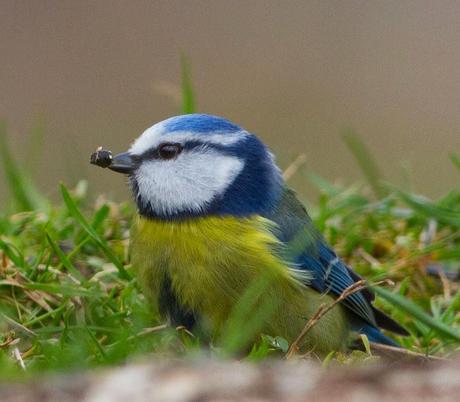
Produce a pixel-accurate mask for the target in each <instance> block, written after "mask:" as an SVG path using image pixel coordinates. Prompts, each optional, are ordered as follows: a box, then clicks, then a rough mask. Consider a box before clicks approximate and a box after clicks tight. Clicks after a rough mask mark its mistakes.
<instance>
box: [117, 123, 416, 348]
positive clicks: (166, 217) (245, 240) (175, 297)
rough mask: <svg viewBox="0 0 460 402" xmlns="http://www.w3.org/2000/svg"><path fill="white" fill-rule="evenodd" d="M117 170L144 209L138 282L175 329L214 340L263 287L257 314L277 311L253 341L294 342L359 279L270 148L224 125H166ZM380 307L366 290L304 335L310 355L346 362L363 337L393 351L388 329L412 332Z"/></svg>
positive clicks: (136, 230) (122, 158) (138, 235)
mask: <svg viewBox="0 0 460 402" xmlns="http://www.w3.org/2000/svg"><path fill="white" fill-rule="evenodd" d="M109 165H110V166H109V168H110V169H112V170H113V171H116V172H120V173H123V174H126V175H128V177H129V183H130V187H131V190H132V193H133V196H134V200H135V203H136V205H137V210H138V214H137V216H136V218H135V219H134V224H133V227H132V231H131V259H132V264H133V266H134V267H135V269H136V270H137V275H138V279H139V282H140V283H141V285H142V287H143V290H144V293H145V295H146V297H147V298H148V300H150V302H151V304H152V306H153V308H154V309H155V310H156V311H157V312H158V314H160V315H161V316H164V317H165V318H168V319H169V320H170V322H171V323H172V324H173V325H184V326H186V327H187V328H190V329H192V330H193V328H195V327H197V326H199V325H201V328H205V330H206V331H207V332H208V333H209V336H210V337H212V338H213V339H216V338H218V337H219V334H221V332H222V331H224V330H225V326H226V323H227V321H228V319H229V317H230V316H231V314H232V312H233V311H234V310H235V307H236V306H237V305H238V303H239V302H240V301H241V300H242V298H244V297H245V294H246V293H247V291H248V288H250V287H251V286H252V284H254V283H257V282H258V281H259V282H261V281H262V282H264V283H265V285H264V287H263V291H262V292H259V294H258V300H257V303H255V305H258V306H260V305H263V304H264V303H265V304H269V305H270V309H268V310H267V309H265V310H264V311H265V313H266V312H267V311H269V313H268V314H263V315H262V318H261V323H260V327H259V328H258V331H257V333H256V334H253V335H251V337H250V338H251V339H248V342H249V341H251V342H252V341H255V340H257V336H259V335H260V334H261V333H263V334H268V335H272V336H282V337H284V338H285V339H287V340H288V341H289V342H292V341H293V340H294V339H296V338H297V336H298V335H299V333H300V332H301V331H302V329H303V328H304V326H305V324H306V322H307V321H308V320H309V319H310V318H311V317H312V316H313V315H314V314H315V313H316V312H317V310H318V308H319V306H320V305H322V304H324V303H326V304H327V303H332V302H333V301H334V300H335V299H336V298H337V297H339V296H340V295H341V294H342V293H343V292H344V290H345V289H347V288H349V287H350V286H351V285H353V284H354V283H355V282H357V281H359V280H360V279H361V278H360V277H359V276H358V275H357V274H356V273H355V272H354V271H353V270H352V269H351V268H350V267H348V266H347V265H346V264H345V263H344V262H343V261H342V260H341V259H340V258H339V257H338V256H337V254H336V253H335V252H334V250H333V249H332V248H331V247H330V246H329V245H328V244H327V243H326V241H325V240H324V238H323V237H322V236H321V234H320V233H319V232H318V231H317V229H316V228H315V227H314V225H313V223H312V221H311V219H310V217H309V215H308V213H307V211H306V210H305V208H304V207H303V206H302V204H301V203H300V202H299V200H298V199H297V197H296V195H295V193H294V192H293V191H292V190H291V189H289V188H288V187H287V185H286V183H285V182H284V180H283V177H282V174H281V172H280V169H279V168H278V166H277V165H276V162H275V159H274V156H273V155H272V153H271V152H270V151H269V149H268V148H267V146H266V145H265V144H264V143H263V142H262V141H261V140H260V139H259V138H258V137H256V136H255V135H254V134H251V133H249V132H248V131H246V130H244V129H242V128H241V127H239V126H238V125H236V124H234V123H232V122H230V121H228V120H226V119H223V118H221V117H217V116H211V115H206V114H190V115H183V116H176V117H172V118H169V119H167V120H164V121H162V122H160V123H157V124H155V125H153V126H152V127H150V128H149V129H147V130H146V131H145V132H144V133H142V135H141V136H140V137H139V138H137V139H136V140H135V141H134V143H133V144H132V146H131V148H130V149H129V151H128V152H126V153H122V154H119V155H116V156H114V157H113V159H112V158H111V160H110V161H109ZM263 278H265V279H266V278H269V280H265V279H263ZM262 279H263V280H262ZM373 300H374V295H373V293H372V292H371V291H370V290H368V289H364V290H361V291H359V292H356V293H353V294H351V295H350V296H348V297H347V298H345V299H344V300H343V301H341V302H340V303H337V305H336V306H335V307H334V308H333V309H331V311H329V312H328V313H327V314H326V315H324V316H323V317H322V318H321V319H320V320H319V321H318V322H317V323H316V325H315V326H313V327H312V328H311V330H310V331H308V333H307V334H306V335H305V337H304V338H303V340H302V344H301V345H300V346H301V348H302V350H305V351H314V352H315V353H317V354H318V355H323V356H324V355H325V354H327V353H329V352H330V351H344V350H346V349H347V348H348V347H349V346H350V342H351V339H353V337H354V336H356V335H355V334H365V335H367V337H368V338H369V340H370V341H372V342H377V343H382V344H386V345H393V346H395V345H396V343H395V342H394V341H393V340H392V339H390V338H389V337H387V336H386V335H384V334H383V333H382V331H381V329H385V330H389V331H392V332H394V333H396V334H400V335H407V332H406V330H405V329H403V328H402V327H401V326H400V325H399V324H398V323H396V322H395V321H394V320H392V319H391V318H390V317H388V316H387V315H385V314H384V313H383V312H382V311H380V310H378V309H376V308H375V307H374V306H373V305H372V302H373ZM256 313H257V311H256V310H254V311H253V314H256ZM203 323H205V325H204V324H203Z"/></svg>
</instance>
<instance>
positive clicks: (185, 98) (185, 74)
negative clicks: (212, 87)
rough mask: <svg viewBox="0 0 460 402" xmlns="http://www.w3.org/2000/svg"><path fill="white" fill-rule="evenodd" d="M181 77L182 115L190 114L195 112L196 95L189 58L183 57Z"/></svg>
mask: <svg viewBox="0 0 460 402" xmlns="http://www.w3.org/2000/svg"><path fill="white" fill-rule="evenodd" d="M181 77H182V85H181V87H182V113H183V114H190V113H194V112H195V94H194V91H193V86H192V78H191V71H190V64H189V62H188V60H187V57H186V56H185V55H184V54H183V55H182V56H181Z"/></svg>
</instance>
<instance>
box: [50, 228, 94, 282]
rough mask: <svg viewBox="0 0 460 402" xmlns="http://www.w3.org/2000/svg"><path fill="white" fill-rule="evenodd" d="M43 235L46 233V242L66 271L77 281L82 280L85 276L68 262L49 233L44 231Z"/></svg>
mask: <svg viewBox="0 0 460 402" xmlns="http://www.w3.org/2000/svg"><path fill="white" fill-rule="evenodd" d="M45 235H46V239H47V240H48V243H49V244H50V246H51V248H52V249H53V251H54V252H55V253H56V255H57V256H58V258H59V260H60V261H61V263H62V265H64V267H65V268H66V269H67V271H68V272H70V273H71V274H72V275H73V276H74V277H75V278H76V279H77V280H78V281H80V282H83V281H84V280H85V277H84V276H83V275H82V274H81V272H80V271H78V270H77V269H76V268H75V267H74V266H73V264H72V263H71V262H70V260H69V259H68V258H67V256H66V255H65V254H64V252H63V251H62V250H61V248H60V247H59V246H58V245H57V244H56V242H55V241H54V240H53V239H52V238H51V236H50V234H49V233H48V232H45Z"/></svg>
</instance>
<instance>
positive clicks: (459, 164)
mask: <svg viewBox="0 0 460 402" xmlns="http://www.w3.org/2000/svg"><path fill="white" fill-rule="evenodd" d="M449 157H450V160H451V162H452V163H453V164H454V166H455V167H456V168H457V169H458V170H460V156H458V155H457V154H454V153H452V154H450V155H449Z"/></svg>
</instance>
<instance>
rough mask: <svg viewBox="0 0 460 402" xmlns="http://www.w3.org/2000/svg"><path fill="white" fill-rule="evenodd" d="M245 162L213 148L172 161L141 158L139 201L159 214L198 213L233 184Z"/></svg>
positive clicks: (137, 178)
mask: <svg viewBox="0 0 460 402" xmlns="http://www.w3.org/2000/svg"><path fill="white" fill-rule="evenodd" d="M243 166H244V163H243V161H242V160H241V159H238V158H237V157H233V156H228V155H222V154H221V153H218V152H217V151H214V150H212V149H206V150H204V149H203V148H201V149H200V150H197V151H194V150H191V151H188V152H187V151H185V152H183V153H182V154H180V155H179V156H178V157H177V158H176V159H173V160H150V161H144V162H143V163H142V164H141V166H140V167H139V169H138V170H137V172H136V181H137V184H138V191H139V201H140V202H142V203H144V205H145V206H148V204H150V207H151V208H152V209H153V210H154V211H155V212H156V213H158V214H162V215H168V214H174V213H177V212H185V211H187V212H200V211H202V210H203V209H204V208H205V207H206V206H207V205H209V203H210V202H211V201H212V200H213V199H214V198H215V197H216V196H219V195H221V194H223V193H224V191H225V190H226V189H227V188H228V187H229V186H230V185H231V184H232V183H233V181H234V180H235V178H236V177H237V176H238V175H239V173H240V172H241V170H242V169H243Z"/></svg>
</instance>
